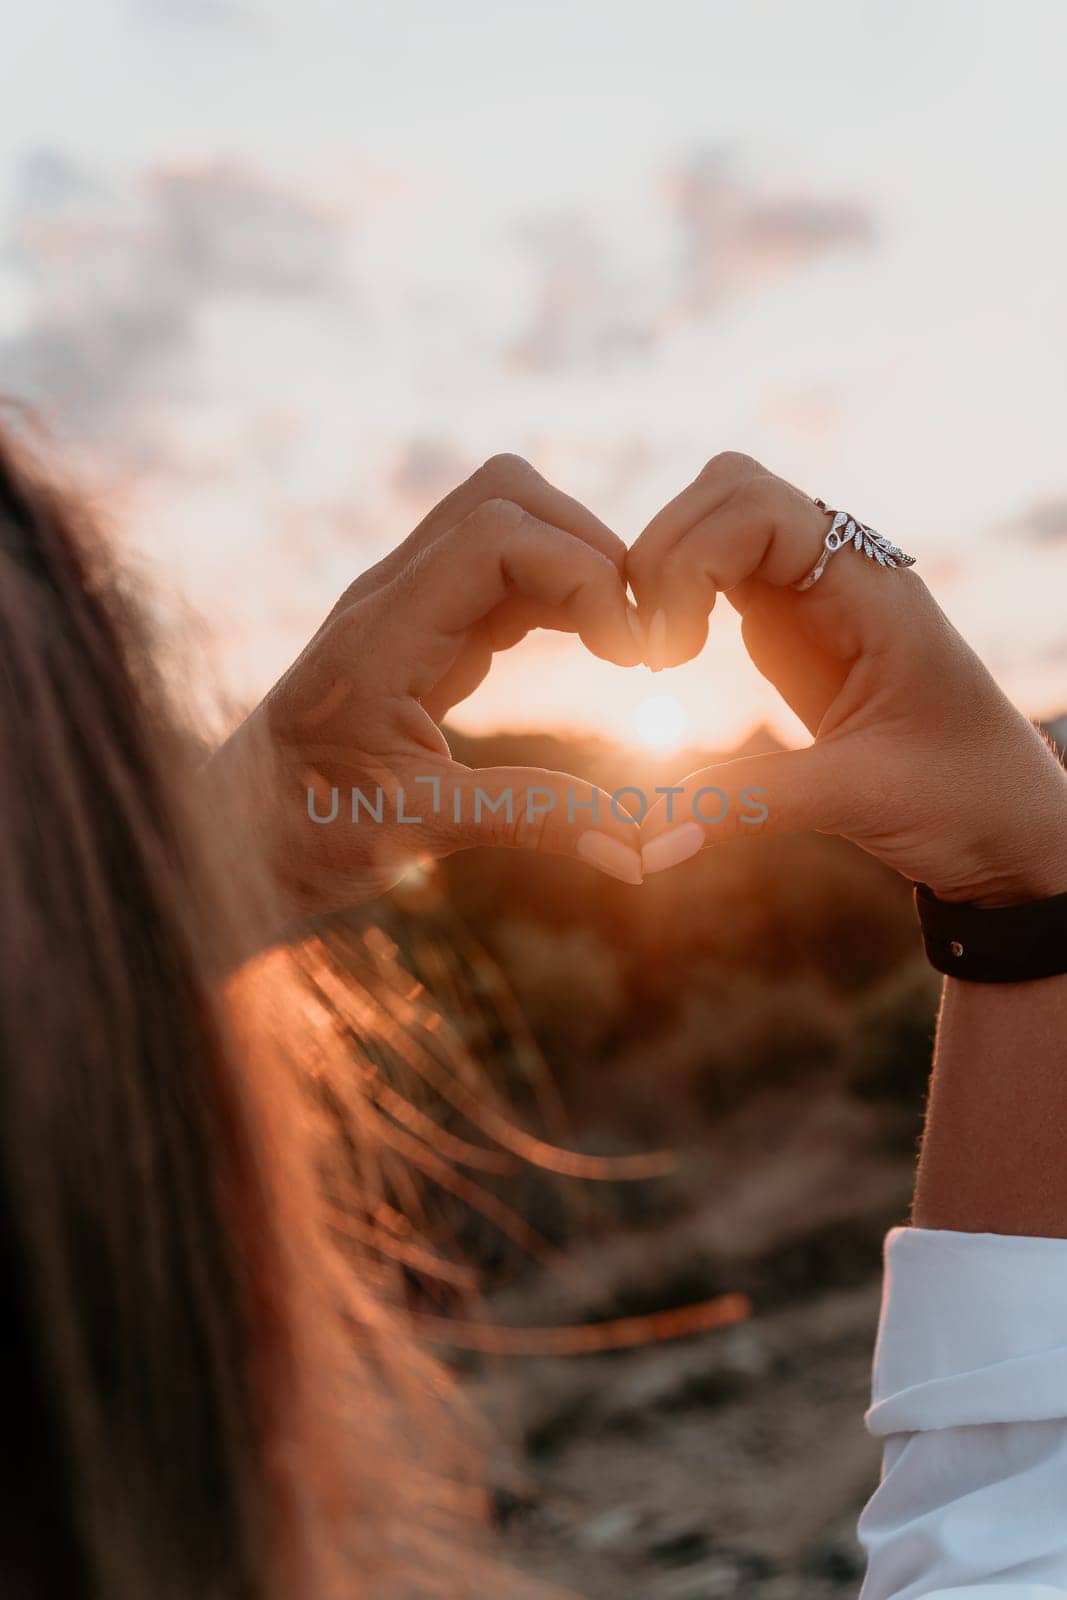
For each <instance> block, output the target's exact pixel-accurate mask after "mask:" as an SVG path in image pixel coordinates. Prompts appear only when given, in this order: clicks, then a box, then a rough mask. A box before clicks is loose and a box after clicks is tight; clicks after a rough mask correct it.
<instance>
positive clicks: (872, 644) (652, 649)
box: [626, 454, 1067, 906]
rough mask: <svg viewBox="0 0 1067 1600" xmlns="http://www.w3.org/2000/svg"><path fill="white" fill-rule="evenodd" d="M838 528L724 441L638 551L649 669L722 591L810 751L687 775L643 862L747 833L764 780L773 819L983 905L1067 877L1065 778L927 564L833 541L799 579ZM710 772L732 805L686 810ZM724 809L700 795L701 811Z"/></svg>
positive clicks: (693, 638) (656, 864)
mask: <svg viewBox="0 0 1067 1600" xmlns="http://www.w3.org/2000/svg"><path fill="white" fill-rule="evenodd" d="M829 528H830V519H829V517H827V515H826V514H825V513H824V512H822V511H820V510H819V509H818V507H817V506H816V505H815V504H814V502H813V501H812V500H810V499H809V498H808V496H807V495H805V494H802V493H801V492H800V491H799V490H798V489H795V488H793V487H792V485H790V484H788V483H785V482H783V480H782V479H780V478H776V477H774V476H773V474H772V473H770V472H768V471H767V470H766V469H765V468H764V467H762V466H760V465H759V463H758V462H756V461H752V460H751V459H750V458H749V457H747V456H740V455H733V454H727V455H720V456H716V457H715V459H714V460H712V461H710V462H709V463H708V465H707V466H706V467H705V468H704V470H703V471H702V472H701V473H700V475H699V476H698V477H697V479H696V481H695V482H694V483H692V484H690V486H689V487H688V488H687V489H685V490H683V492H682V493H681V494H680V495H679V496H678V497H677V498H676V499H675V500H673V501H671V503H670V504H669V505H668V506H666V507H665V508H664V510H663V511H661V512H660V513H659V515H658V516H657V517H655V518H654V520H653V521H652V522H651V523H650V525H649V526H648V527H647V528H646V529H645V531H644V533H643V534H642V535H641V537H640V538H639V539H638V541H637V543H636V544H635V545H634V547H633V549H632V550H631V551H630V554H629V557H628V560H627V565H626V572H627V576H628V578H629V581H630V584H631V586H632V588H633V591H634V594H635V595H636V597H637V601H638V605H639V607H640V611H641V615H642V618H643V619H644V622H645V624H646V628H647V631H648V637H649V664H650V665H651V666H652V667H653V668H658V667H663V666H674V665H677V664H679V663H680V662H683V661H687V660H689V659H690V658H691V657H692V656H694V655H696V654H697V652H698V651H699V650H700V648H701V647H702V645H703V643H704V640H705V637H706V635H707V627H708V615H709V613H710V611H711V609H712V607H713V605H714V604H715V600H716V597H717V595H718V593H719V592H720V590H721V591H723V592H724V593H725V594H726V597H727V599H728V600H730V601H731V603H732V604H733V605H734V606H736V608H737V610H738V611H739V612H740V614H741V617H742V632H743V634H744V639H745V644H746V646H747V648H748V651H749V654H750V655H751V657H752V660H753V661H754V662H755V664H756V666H757V667H758V668H759V670H760V671H761V672H762V673H763V675H764V676H765V677H766V678H768V679H769V680H770V681H771V682H772V683H773V684H774V685H775V687H776V688H777V689H778V690H779V691H780V693H781V694H782V695H783V697H784V698H785V699H786V701H787V702H788V703H789V705H790V706H792V708H793V710H794V711H795V712H796V713H797V715H798V716H799V717H800V718H801V719H802V720H803V721H804V723H805V724H806V725H807V727H808V728H809V729H810V731H811V733H812V734H813V735H814V743H813V744H812V745H811V746H810V747H809V748H808V749H804V750H798V751H788V752H784V753H782V754H778V755H771V756H765V757H756V758H753V759H744V760H740V761H734V762H729V763H727V764H725V765H723V766H720V767H713V768H709V769H707V770H706V771H704V772H698V773H694V774H693V775H692V776H691V777H689V778H687V779H686V780H685V782H684V786H683V788H684V793H682V794H680V795H676V796H673V797H672V800H671V812H672V815H673V821H672V820H669V818H668V801H666V800H663V801H661V802H660V803H659V804H658V805H657V807H656V808H655V809H654V810H653V811H651V812H650V813H649V815H648V817H647V818H646V819H645V823H644V826H643V829H642V838H643V843H644V852H643V855H644V866H645V871H646V872H654V871H657V870H660V869H662V868H663V867H667V866H671V865H673V864H674V863H675V862H676V861H681V860H683V859H684V858H685V857H686V856H687V855H691V854H693V853H694V851H695V850H697V849H699V848H700V847H701V846H702V845H704V844H710V843H716V842H718V841H719V840H720V839H722V838H723V837H725V836H726V835H727V834H728V833H742V834H743V833H746V832H747V831H749V830H748V828H747V827H746V826H745V822H744V821H743V820H742V819H743V817H744V816H745V815H746V813H745V810H744V808H743V807H741V808H739V806H738V805H737V804H736V803H735V800H736V797H737V796H738V795H739V794H740V791H741V790H743V789H753V788H757V789H761V790H763V791H764V793H763V795H762V796H761V800H762V804H763V806H765V807H766V811H767V819H766V821H765V822H764V823H763V824H762V826H763V827H764V829H765V830H767V829H769V830H773V831H777V832H794V831H798V830H801V829H815V830H817V831H819V832H821V833H840V834H843V835H844V836H845V837H847V838H849V839H852V840H853V841H854V842H855V843H856V844H858V845H861V846H862V847H863V849H865V850H868V851H870V853H871V854H872V855H875V856H877V857H879V859H881V860H882V861H885V862H887V863H888V864H889V865H890V866H892V867H895V868H896V869H897V871H899V872H902V873H904V874H905V875H906V876H907V877H909V878H913V879H917V880H920V881H922V882H926V883H928V884H929V885H930V886H931V888H932V889H933V890H934V892H935V894H937V895H939V896H940V897H941V898H942V899H946V900H967V901H975V902H977V903H979V904H982V905H990V906H992V905H1003V904H1008V903H1010V902H1012V901H1021V900H1030V899H1038V898H1042V897H1044V896H1046V895H1051V894H1055V893H1058V892H1060V891H1061V890H1064V889H1067V775H1065V774H1064V771H1063V768H1062V767H1061V766H1060V764H1059V762H1058V761H1057V760H1056V758H1055V756H1054V755H1053V754H1052V752H1051V751H1050V750H1049V749H1048V747H1047V745H1046V744H1045V742H1044V740H1043V739H1042V738H1041V736H1040V735H1039V734H1038V732H1037V731H1036V730H1035V729H1034V728H1033V727H1032V726H1031V724H1030V723H1029V722H1027V721H1026V719H1025V718H1024V717H1023V716H1022V715H1021V713H1020V712H1018V711H1017V710H1016V709H1015V708H1014V707H1013V706H1012V705H1011V704H1010V702H1009V701H1008V700H1007V699H1006V698H1005V696H1004V695H1003V694H1002V693H1001V691H1000V689H999V688H998V687H997V685H996V684H995V683H994V681H993V679H992V678H991V676H990V675H989V673H988V672H987V671H986V669H985V667H984V666H983V665H982V663H981V662H980V661H979V659H978V657H977V656H976V655H975V654H974V652H973V651H972V650H971V649H970V648H969V647H968V645H967V644H966V643H965V642H964V641H963V639H961V637H960V635H959V634H958V633H957V632H956V631H955V629H954V628H953V627H952V626H951V624H950V623H949V622H948V621H947V619H946V618H945V616H944V615H943V613H942V612H941V611H940V610H939V608H938V606H937V605H936V604H935V602H934V600H933V597H932V596H931V594H930V592H929V590H928V589H927V588H926V586H925V584H924V583H923V582H922V580H921V578H919V577H918V576H917V575H916V574H915V573H914V572H912V571H909V570H905V569H897V570H895V571H893V570H885V569H883V568H881V567H878V566H876V565H875V564H874V563H873V562H872V561H870V560H868V559H867V558H866V557H864V556H862V555H859V554H857V553H856V552H855V551H854V550H849V549H843V550H841V551H840V552H839V553H838V554H837V555H835V556H834V557H832V559H831V560H830V562H829V564H828V566H827V568H826V571H825V572H824V574H823V576H822V578H821V580H820V581H819V582H818V583H817V584H816V585H815V586H814V587H813V588H811V589H809V590H806V591H804V592H797V591H796V590H794V589H793V588H792V587H791V586H792V585H793V584H795V583H797V582H798V581H799V580H800V579H801V578H803V577H805V576H806V574H807V573H808V572H810V571H811V568H812V567H813V566H814V564H815V562H816V560H817V559H818V557H819V553H820V549H821V546H822V542H823V540H824V538H825V536H826V534H827V532H828V530H829ZM905 542H906V541H905ZM711 787H716V788H718V789H720V790H725V791H727V792H728V794H729V798H730V802H731V803H730V806H729V809H728V811H727V814H726V815H725V816H724V818H723V820H722V822H720V823H713V822H708V823H707V824H706V825H702V824H700V823H694V821H693V805H692V802H693V797H694V796H695V795H696V793H697V791H698V790H700V789H702V788H711ZM719 808H720V803H719V802H717V801H714V802H713V801H710V800H708V799H707V798H704V799H702V800H700V801H699V802H698V812H703V814H704V815H705V816H709V815H714V814H715V812H716V811H717V810H718V809H719ZM747 815H748V817H749V818H751V816H752V810H751V808H750V809H749V810H748V812H747Z"/></svg>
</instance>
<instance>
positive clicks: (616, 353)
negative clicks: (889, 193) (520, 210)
mask: <svg viewBox="0 0 1067 1600" xmlns="http://www.w3.org/2000/svg"><path fill="white" fill-rule="evenodd" d="M659 187H660V191H661V196H665V198H666V212H667V219H668V220H667V226H666V228H664V226H663V214H662V209H661V210H660V211H659V212H657V211H656V209H655V207H654V205H653V199H654V193H653V192H651V191H650V192H649V194H648V195H647V196H646V204H647V206H648V218H647V225H646V226H645V227H644V228H643V229H641V230H640V231H639V233H638V234H637V235H636V237H638V238H642V237H643V240H644V241H647V240H653V241H654V242H655V243H657V244H658V245H659V246H660V247H661V249H660V259H659V262H658V265H656V266H649V265H647V264H646V263H643V262H641V261H638V260H633V261H628V260H626V259H625V256H624V254H623V253H622V252H621V251H620V250H619V249H618V248H615V249H614V250H613V249H611V248H610V247H609V245H608V242H607V239H606V237H605V235H604V234H603V232H602V231H601V230H600V228H599V227H598V225H597V223H596V222H595V220H594V219H593V218H592V217H591V216H589V215H587V214H582V213H568V214H563V215H558V216H554V217H547V218H542V219H539V220H537V221H534V222H531V223H527V224H526V226H525V227H524V228H522V229H521V230H520V231H519V233H518V239H519V243H520V245H521V247H522V250H523V254H524V256H525V257H526V258H527V261H528V263H529V264H530V268H531V272H532V283H531V289H530V302H529V309H528V312H527V314H526V316H525V318H524V321H523V325H522V327H521V329H520V332H519V334H518V335H517V337H516V339H515V340H514V342H513V344H512V345H511V346H510V347H509V351H508V354H509V355H510V357H511V358H512V359H513V360H517V361H518V362H519V363H520V364H521V365H523V366H526V367H532V368H539V369H542V370H546V371H547V370H561V369H564V368H573V367H600V368H604V367H612V366H616V365H618V364H619V363H621V362H625V361H627V360H629V359H631V358H633V357H635V356H644V355H647V354H648V352H649V351H650V350H652V349H653V348H654V347H655V346H656V345H657V344H658V343H659V342H660V340H661V339H662V338H663V337H664V336H665V335H666V334H667V333H668V331H669V330H671V329H673V328H676V327H677V326H678V324H679V322H680V321H684V320H686V319H693V318H710V317H713V316H716V315H718V314H719V313H720V311H721V310H722V308H723V306H724V305H725V304H727V303H728V302H729V301H730V300H731V299H733V298H734V297H736V296H738V295H741V294H744V293H747V292H751V291H752V290H754V289H756V288H759V287H760V286H762V285H765V284H767V283H768V282H769V281H772V280H773V279H775V278H777V277H781V276H783V275H785V274H787V273H789V272H795V271H799V270H800V269H801V268H803V267H804V266H806V265H807V264H808V263H809V262H811V261H814V260H817V259H819V258H820V257H822V256H825V255H827V254H829V253H831V252H834V251H840V250H856V249H862V248H867V247H869V246H870V244H871V243H872V242H873V240H874V237H875V227H874V218H873V216H872V214H871V212H870V211H869V209H868V207H867V206H866V205H864V204H862V203H861V202H859V201H856V200H852V199H848V198H844V199H838V198H834V197H831V196H825V195H821V194H817V193H813V192H812V193H809V192H803V193H796V192H784V193H775V192H774V191H772V190H769V189H766V190H765V189H763V188H761V187H760V186H759V185H758V184H757V183H754V182H752V181H751V180H748V179H745V178H743V177H742V176H741V175H739V173H738V171H737V170H736V167H735V164H734V163H733V161H732V160H731V158H730V157H729V156H728V155H727V153H726V152H723V151H719V150H707V149H699V150H696V151H693V152H692V153H690V154H689V155H687V156H686V157H684V158H683V159H682V160H681V161H679V162H678V163H677V164H676V165H675V166H673V167H671V168H669V169H668V170H667V171H666V172H665V173H664V174H662V181H661V183H660V186H659ZM640 205H641V195H640V193H637V194H635V196H634V207H635V209H637V208H639V207H640Z"/></svg>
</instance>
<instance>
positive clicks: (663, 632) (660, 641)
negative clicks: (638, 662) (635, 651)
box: [645, 611, 667, 672]
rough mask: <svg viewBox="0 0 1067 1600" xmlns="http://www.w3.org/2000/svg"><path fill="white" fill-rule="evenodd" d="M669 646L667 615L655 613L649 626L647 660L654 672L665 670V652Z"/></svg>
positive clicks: (662, 612)
mask: <svg viewBox="0 0 1067 1600" xmlns="http://www.w3.org/2000/svg"><path fill="white" fill-rule="evenodd" d="M666 646H667V615H666V612H664V611H654V612H653V613H652V621H651V622H650V623H649V625H648V653H647V655H646V656H645V660H646V661H647V662H648V664H649V666H650V667H651V668H652V671H653V672H662V670H663V652H664V650H665V649H666Z"/></svg>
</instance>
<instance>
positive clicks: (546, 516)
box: [412, 453, 626, 572]
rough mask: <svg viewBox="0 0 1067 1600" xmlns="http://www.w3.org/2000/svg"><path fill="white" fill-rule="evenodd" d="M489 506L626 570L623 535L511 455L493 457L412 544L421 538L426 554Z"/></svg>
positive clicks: (426, 523)
mask: <svg viewBox="0 0 1067 1600" xmlns="http://www.w3.org/2000/svg"><path fill="white" fill-rule="evenodd" d="M485 500H510V501H512V502H513V503H514V504H515V505H517V506H521V507H522V509H523V510H524V511H527V512H529V514H530V516H531V517H536V518H537V520H538V521H539V522H548V523H551V525H552V526H553V527H555V528H562V529H563V531H564V533H570V534H573V535H574V537H575V538H576V539H581V540H583V541H584V543H586V544H588V545H590V546H591V547H592V548H593V549H594V550H599V551H600V553H601V555H604V556H606V557H607V558H608V560H609V561H610V562H611V563H612V565H613V566H615V567H616V568H617V569H618V570H619V572H621V571H622V570H623V567H624V566H625V564H626V546H625V545H624V544H623V542H622V540H621V539H620V538H619V536H618V534H616V533H612V531H611V529H610V528H609V527H607V526H606V525H605V524H604V523H603V522H601V520H600V518H599V517H597V516H594V515H593V513H592V512H591V511H590V510H589V509H588V507H587V506H583V505H582V503H581V501H580V500H575V499H574V498H573V496H571V495H569V494H564V492H563V490H562V489H557V488H556V486H555V484H552V483H549V481H548V479H547V478H543V477H542V476H541V474H540V473H539V472H538V471H537V468H536V467H533V466H531V464H530V463H529V462H528V461H524V460H523V458H522V457H521V456H518V455H511V454H510V453H505V454H502V455H496V456H490V458H489V460H488V461H486V462H485V463H484V465H482V466H480V467H479V468H478V470H477V472H475V473H472V475H471V476H470V477H469V478H468V479H467V480H466V482H465V483H461V484H460V485H459V486H458V487H457V488H455V489H453V490H452V492H451V494H449V495H446V497H445V498H444V500H442V501H441V503H440V505H438V506H435V507H434V509H433V510H432V511H431V512H430V514H429V516H428V517H426V518H424V520H423V521H422V522H421V523H420V524H419V527H418V528H417V529H416V530H415V533H414V534H413V535H412V538H413V539H414V538H415V537H416V536H417V535H421V537H419V539H418V544H419V547H420V548H421V547H422V545H424V544H426V543H429V542H432V541H433V540H434V539H437V538H440V536H441V535H442V534H443V533H446V532H447V531H448V529H449V528H452V527H454V526H455V525H456V523H457V522H462V521H463V519H464V518H465V517H469V516H470V514H471V513H472V512H473V511H476V510H477V508H478V507H479V506H480V505H481V504H482V502H483V501H485Z"/></svg>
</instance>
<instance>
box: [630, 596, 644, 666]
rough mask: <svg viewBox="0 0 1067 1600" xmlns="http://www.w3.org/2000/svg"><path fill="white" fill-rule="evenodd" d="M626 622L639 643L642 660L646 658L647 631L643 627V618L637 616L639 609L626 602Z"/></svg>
mask: <svg viewBox="0 0 1067 1600" xmlns="http://www.w3.org/2000/svg"><path fill="white" fill-rule="evenodd" d="M626 620H627V622H628V623H629V624H630V632H631V633H632V634H633V636H634V638H635V640H636V641H637V648H638V649H639V650H640V652H641V659H642V660H644V656H645V630H644V628H643V627H642V626H641V618H640V617H639V616H638V615H637V607H636V606H632V605H631V604H630V602H629V601H627V602H626Z"/></svg>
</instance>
